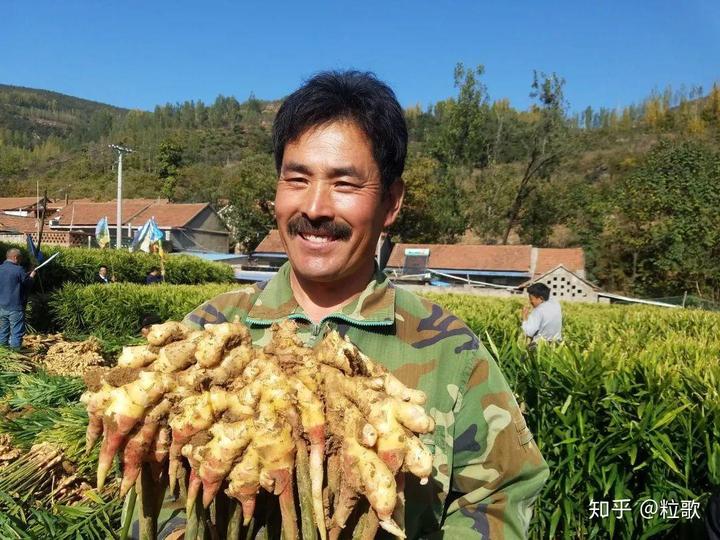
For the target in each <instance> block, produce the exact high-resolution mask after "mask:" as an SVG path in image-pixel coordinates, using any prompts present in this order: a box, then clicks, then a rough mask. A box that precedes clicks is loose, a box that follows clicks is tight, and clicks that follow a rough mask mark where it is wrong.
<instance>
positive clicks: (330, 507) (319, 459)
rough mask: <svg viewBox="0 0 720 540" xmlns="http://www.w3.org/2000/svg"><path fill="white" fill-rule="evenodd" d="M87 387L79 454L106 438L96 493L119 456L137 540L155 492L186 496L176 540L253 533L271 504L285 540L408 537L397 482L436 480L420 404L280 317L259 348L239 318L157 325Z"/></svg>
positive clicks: (153, 522) (346, 350)
mask: <svg viewBox="0 0 720 540" xmlns="http://www.w3.org/2000/svg"><path fill="white" fill-rule="evenodd" d="M86 383H87V385H88V391H87V392H86V393H85V394H83V397H82V401H83V403H85V405H86V406H87V410H88V415H89V418H90V422H89V426H88V430H87V449H88V451H89V450H90V449H91V448H92V447H93V446H94V444H95V443H96V441H97V440H98V438H100V436H101V435H102V437H103V441H102V447H101V450H100V459H99V464H98V471H97V484H98V488H102V486H103V484H104V483H105V481H106V478H107V475H108V472H109V470H110V468H111V466H112V463H113V459H114V457H115V455H116V454H118V453H119V454H120V463H121V470H122V482H121V486H120V492H121V495H123V496H124V495H125V494H127V493H128V492H130V494H131V495H134V494H135V493H137V492H139V495H140V496H141V497H142V500H144V503H143V505H142V510H143V511H142V512H141V524H140V525H141V527H140V528H141V536H143V537H144V538H154V537H155V534H156V533H157V531H156V530H155V529H156V527H157V512H158V511H159V504H157V502H156V501H157V500H158V493H159V494H162V493H163V492H164V491H165V486H168V487H169V493H170V494H171V495H172V496H173V497H179V498H181V499H183V498H184V502H185V507H186V512H187V514H186V515H187V517H188V520H187V528H186V531H185V538H186V539H194V538H201V537H203V536H204V535H205V532H203V531H204V528H205V527H208V526H211V527H217V530H216V531H215V534H219V536H220V537H227V538H239V537H240V535H241V534H242V535H243V536H242V537H243V538H246V537H252V534H253V530H255V531H257V530H258V527H259V526H260V523H261V522H263V520H265V519H266V516H267V515H268V512H269V510H268V508H264V506H268V507H269V506H271V505H272V504H275V506H276V507H279V514H280V519H279V521H280V527H281V528H282V535H283V538H285V539H296V538H303V539H307V538H320V539H322V540H325V539H326V538H328V537H329V538H331V539H336V538H339V537H340V536H341V535H342V536H343V537H346V536H348V535H349V534H352V536H354V537H359V538H373V537H374V536H375V534H376V533H377V532H378V528H379V527H381V528H382V529H385V530H386V531H388V532H390V533H391V534H393V535H395V536H397V537H404V533H403V527H402V523H403V516H404V508H403V505H402V501H403V490H402V486H403V485H404V477H403V475H404V474H406V473H410V474H413V475H415V476H417V477H418V478H419V479H420V483H422V484H424V483H426V482H427V481H428V477H429V476H430V474H431V472H432V468H433V465H432V462H433V460H432V454H431V453H430V452H429V451H428V449H427V448H426V447H425V446H424V445H423V443H422V442H421V441H420V439H419V438H418V436H417V435H418V434H424V433H429V432H431V431H432V430H433V428H434V422H433V419H432V418H431V417H430V416H428V415H427V414H426V413H425V410H424V408H423V404H424V403H425V399H426V396H425V394H424V393H423V392H421V391H419V390H414V389H411V388H408V387H406V386H405V385H404V384H402V383H401V382H400V381H399V380H398V379H397V378H396V377H394V376H393V375H392V374H391V373H390V372H388V371H387V370H386V369H385V368H384V367H382V366H380V365H378V364H376V363H375V362H373V361H372V360H371V359H369V358H368V357H367V356H366V355H364V354H363V353H362V352H361V351H360V350H358V349H357V347H355V346H354V345H353V344H352V343H350V342H349V340H347V339H344V338H342V337H341V336H340V335H339V334H338V333H337V332H336V331H330V332H329V333H328V334H327V335H326V336H325V337H324V338H323V339H322V340H321V341H319V342H318V344H317V345H316V346H315V347H313V348H308V347H306V346H304V345H303V342H302V340H301V339H300V337H299V336H298V335H297V326H296V324H295V323H294V322H293V321H291V320H287V321H285V322H283V323H280V324H275V325H273V327H272V338H271V340H270V341H269V343H268V344H267V345H265V346H264V347H256V346H253V344H252V341H251V337H250V333H249V330H248V329H247V328H246V327H245V326H244V325H243V324H241V323H238V322H229V323H222V324H215V325H213V324H208V325H206V326H205V329H204V330H194V329H191V328H189V327H186V326H184V325H183V324H181V323H178V322H167V323H164V324H159V325H155V326H153V327H152V328H151V329H150V331H149V332H148V334H147V344H146V345H139V346H134V347H125V348H124V349H123V351H122V354H121V355H120V357H119V358H118V362H117V367H114V368H112V369H99V370H96V371H95V372H93V373H92V374H89V375H88V376H86ZM158 488H160V489H158ZM261 488H262V489H261ZM143 491H144V492H145V496H143ZM149 492H152V493H154V494H155V495H153V497H149V496H147V494H148V493H149ZM270 494H272V496H271V495H270ZM161 498H162V496H161V495H160V499H161ZM361 508H363V510H361ZM198 516H200V517H198ZM221 516H224V517H221ZM206 518H207V519H206ZM206 521H207V522H209V523H210V525H207V524H206V523H205V522H206ZM268 526H269V525H268ZM350 528H352V529H354V530H355V532H352V531H350V530H349V529H350ZM208 537H209V536H208Z"/></svg>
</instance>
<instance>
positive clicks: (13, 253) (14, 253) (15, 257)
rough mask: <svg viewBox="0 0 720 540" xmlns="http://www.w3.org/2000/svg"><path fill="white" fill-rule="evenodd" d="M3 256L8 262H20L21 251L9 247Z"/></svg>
mask: <svg viewBox="0 0 720 540" xmlns="http://www.w3.org/2000/svg"><path fill="white" fill-rule="evenodd" d="M5 258H6V259H7V260H8V261H10V262H14V263H15V264H20V263H21V262H22V252H21V251H20V250H19V249H17V248H10V249H8V250H7V252H6V253H5Z"/></svg>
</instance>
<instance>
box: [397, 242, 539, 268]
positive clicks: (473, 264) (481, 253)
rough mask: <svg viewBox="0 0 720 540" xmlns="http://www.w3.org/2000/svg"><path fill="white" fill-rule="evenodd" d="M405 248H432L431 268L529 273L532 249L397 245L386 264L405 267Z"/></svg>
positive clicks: (465, 245)
mask: <svg viewBox="0 0 720 540" xmlns="http://www.w3.org/2000/svg"><path fill="white" fill-rule="evenodd" d="M406 249H429V250H430V258H429V260H428V264H427V265H428V267H429V268H435V269H441V268H442V269H447V270H487V271H503V270H505V271H508V272H530V263H531V254H532V246H487V245H477V244H475V245H473V244H395V246H394V247H393V251H392V254H391V255H390V259H389V260H388V263H387V265H388V266H390V267H395V268H402V267H403V265H404V262H405V250H406Z"/></svg>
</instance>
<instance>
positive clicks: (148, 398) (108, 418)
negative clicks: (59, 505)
mask: <svg viewBox="0 0 720 540" xmlns="http://www.w3.org/2000/svg"><path fill="white" fill-rule="evenodd" d="M168 384H169V381H168V380H167V378H166V376H163V374H160V373H155V372H150V371H143V372H140V375H139V377H138V378H137V379H136V380H135V381H133V382H131V383H129V384H126V385H125V386H121V387H120V388H113V389H112V390H111V391H110V397H109V400H108V405H107V408H106V410H105V415H104V417H103V423H104V435H105V436H104V439H103V444H102V448H101V450H100V458H99V460H98V470H97V484H98V489H102V487H103V485H104V484H105V478H106V477H107V472H108V470H109V469H110V465H111V464H112V460H113V457H115V454H116V453H117V451H118V449H119V448H120V447H121V446H122V444H123V442H124V441H125V438H126V436H127V435H128V433H130V431H131V430H132V429H133V428H134V427H135V425H137V423H138V422H139V421H140V419H141V418H142V417H143V416H144V415H145V411H146V410H148V409H149V408H150V407H151V406H153V405H155V404H156V403H157V402H158V401H160V400H161V398H162V397H163V395H164V394H165V392H166V390H167V388H168Z"/></svg>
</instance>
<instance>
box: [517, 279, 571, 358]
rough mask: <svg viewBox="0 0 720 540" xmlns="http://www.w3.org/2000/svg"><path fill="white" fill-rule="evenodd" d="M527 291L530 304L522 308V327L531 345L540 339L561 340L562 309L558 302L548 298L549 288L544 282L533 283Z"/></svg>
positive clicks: (554, 341)
mask: <svg viewBox="0 0 720 540" xmlns="http://www.w3.org/2000/svg"><path fill="white" fill-rule="evenodd" d="M527 293H528V299H529V301H530V306H524V307H523V310H522V320H523V322H522V329H523V332H524V333H525V336H526V337H527V339H528V340H529V341H530V343H531V344H532V345H533V346H536V345H537V343H538V341H540V340H546V341H549V342H551V343H556V342H559V341H562V310H561V308H560V304H559V303H558V302H557V301H556V300H555V299H554V298H552V299H551V298H550V288H549V287H548V286H547V285H545V284H544V283H533V284H532V285H530V286H529V287H528V289H527ZM531 306H532V311H530V307H531Z"/></svg>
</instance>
